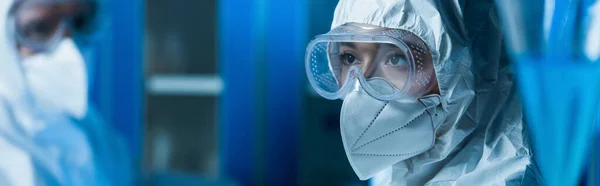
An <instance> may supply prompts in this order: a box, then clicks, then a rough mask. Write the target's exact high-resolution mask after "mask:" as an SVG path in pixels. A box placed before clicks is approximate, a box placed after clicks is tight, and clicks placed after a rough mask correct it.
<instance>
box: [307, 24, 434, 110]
mask: <svg viewBox="0 0 600 186" xmlns="http://www.w3.org/2000/svg"><path fill="white" fill-rule="evenodd" d="M305 63H306V64H305V65H306V73H307V76H308V79H309V81H310V84H311V85H312V87H313V88H314V89H315V90H316V92H317V93H318V94H319V95H321V96H323V97H324V98H327V99H343V98H344V97H345V96H346V94H347V93H348V92H350V91H353V90H357V89H358V88H359V87H362V88H363V89H364V90H365V92H367V93H368V94H369V95H371V96H372V97H374V98H376V99H379V100H384V101H388V100H396V99H403V98H416V97H419V96H422V95H423V94H424V93H425V91H427V90H428V88H430V85H431V82H432V81H435V73H434V70H433V63H432V58H431V54H430V52H429V50H428V48H427V46H426V45H425V43H424V42H423V41H422V40H421V39H420V38H419V37H417V36H416V35H414V34H412V33H410V32H408V31H404V30H399V29H388V28H381V27H374V26H367V25H362V24H355V23H348V24H344V25H342V26H339V27H337V28H334V29H333V30H331V31H330V32H328V33H327V34H323V35H319V36H316V37H315V39H313V40H312V41H311V42H310V43H309V44H308V47H307V49H306V57H305Z"/></svg>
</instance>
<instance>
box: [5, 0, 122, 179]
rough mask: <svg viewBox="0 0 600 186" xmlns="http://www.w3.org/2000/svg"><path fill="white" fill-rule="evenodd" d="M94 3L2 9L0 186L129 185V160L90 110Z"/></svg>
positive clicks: (98, 22)
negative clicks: (89, 91)
mask: <svg viewBox="0 0 600 186" xmlns="http://www.w3.org/2000/svg"><path fill="white" fill-rule="evenodd" d="M101 6H102V3H101V2H99V1H91V0H88V1H86V0H3V1H2V2H0V10H1V11H0V15H1V17H0V25H3V26H4V28H3V29H0V56H2V61H0V152H2V153H0V185H19V186H21V185H23V186H27V185H128V184H131V181H132V180H131V175H132V172H131V170H132V169H131V160H130V158H131V156H130V155H129V154H128V153H127V148H126V147H125V144H124V143H123V141H122V140H121V138H120V137H119V135H118V134H117V133H115V132H114V131H112V130H111V129H110V128H108V126H107V125H106V124H105V123H104V122H103V121H102V120H101V117H100V116H99V114H97V113H96V112H95V110H94V109H93V107H92V106H90V103H89V99H88V90H89V84H90V79H91V78H90V77H89V76H88V75H89V74H90V73H88V72H91V70H90V69H89V68H87V67H86V66H91V65H90V64H92V63H93V59H94V51H93V44H94V42H95V41H97V40H98V38H99V37H98V35H99V32H100V31H99V30H101V29H102V26H103V24H104V22H105V20H102V19H103V18H104V17H103V15H102V14H101V13H102V12H101V11H100V10H101Z"/></svg>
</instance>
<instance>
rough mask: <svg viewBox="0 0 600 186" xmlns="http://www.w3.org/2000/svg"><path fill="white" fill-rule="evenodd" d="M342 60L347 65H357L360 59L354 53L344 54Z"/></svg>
mask: <svg viewBox="0 0 600 186" xmlns="http://www.w3.org/2000/svg"><path fill="white" fill-rule="evenodd" d="M342 62H344V64H347V65H355V64H358V63H359V61H358V59H356V57H354V56H353V55H352V54H342Z"/></svg>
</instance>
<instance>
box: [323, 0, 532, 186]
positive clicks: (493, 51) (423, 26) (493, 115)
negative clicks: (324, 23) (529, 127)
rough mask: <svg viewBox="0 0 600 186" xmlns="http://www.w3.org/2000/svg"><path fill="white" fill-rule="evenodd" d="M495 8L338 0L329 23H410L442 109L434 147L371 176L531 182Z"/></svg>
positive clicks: (458, 2)
mask: <svg viewBox="0 0 600 186" xmlns="http://www.w3.org/2000/svg"><path fill="white" fill-rule="evenodd" d="M495 12H496V11H495V9H494V6H493V1H468V0H341V1H340V2H339V4H338V6H337V8H336V10H335V15H334V20H333V23H332V26H331V28H332V29H333V28H336V27H338V26H340V25H343V24H345V23H351V22H353V23H363V24H370V25H374V26H379V27H386V28H392V29H403V30H407V31H409V32H412V33H413V34H415V35H417V36H419V37H420V38H421V39H422V40H423V41H425V43H426V44H427V45H428V47H429V48H430V49H431V53H432V56H433V63H434V68H435V72H436V74H437V80H438V83H439V89H440V94H441V96H442V99H443V100H442V106H443V108H444V110H445V111H446V112H447V116H446V119H445V121H444V122H443V123H442V124H441V125H440V126H439V128H437V130H436V133H435V136H436V137H435V143H434V146H433V148H432V149H430V150H429V151H427V152H425V153H422V154H419V155H417V156H414V157H412V158H409V159H407V160H404V161H401V162H398V163H396V164H395V165H393V166H392V167H391V168H390V169H389V170H388V171H387V172H386V171H383V172H382V173H380V175H378V176H376V178H377V180H378V181H380V183H382V184H384V185H387V184H390V185H410V186H412V185H531V184H535V182H534V181H535V173H534V172H537V171H535V170H537V166H536V165H535V163H534V162H532V161H533V160H532V159H533V158H532V152H531V150H530V147H529V142H528V139H527V138H528V137H527V132H526V129H525V128H524V122H523V115H522V111H521V106H520V103H519V100H518V96H517V94H516V92H517V91H516V86H515V84H514V79H513V76H512V73H513V72H512V71H511V69H510V67H509V64H508V60H507V59H506V56H504V55H503V53H502V52H503V51H502V47H503V46H502V32H501V30H500V27H499V24H498V22H497V21H496V19H497V17H496V13H495ZM415 140H417V139H415ZM381 180H383V181H381Z"/></svg>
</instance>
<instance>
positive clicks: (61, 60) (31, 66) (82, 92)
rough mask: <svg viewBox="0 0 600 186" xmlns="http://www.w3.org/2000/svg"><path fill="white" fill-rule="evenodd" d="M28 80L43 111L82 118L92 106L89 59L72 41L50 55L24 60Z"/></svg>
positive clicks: (60, 44) (65, 42)
mask: <svg viewBox="0 0 600 186" xmlns="http://www.w3.org/2000/svg"><path fill="white" fill-rule="evenodd" d="M23 67H24V71H25V77H26V79H27V82H28V85H29V88H30V90H31V93H32V95H33V97H34V99H35V100H36V101H37V102H38V104H39V105H40V106H41V109H43V110H44V111H49V112H61V113H67V114H68V115H70V116H72V117H74V118H76V119H82V118H83V117H84V116H85V114H86V112H87V107H88V102H87V100H88V90H87V87H88V83H87V82H88V79H87V78H88V77H87V73H86V69H85V60H84V58H83V56H82V55H81V53H80V52H79V50H78V49H77V46H76V45H75V43H74V42H73V40H72V39H70V38H66V39H63V40H62V41H61V42H60V43H59V44H58V45H57V47H56V48H55V49H54V50H52V51H49V52H45V53H39V54H36V55H33V56H28V57H24V58H23Z"/></svg>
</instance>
